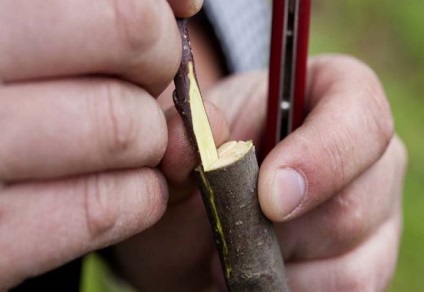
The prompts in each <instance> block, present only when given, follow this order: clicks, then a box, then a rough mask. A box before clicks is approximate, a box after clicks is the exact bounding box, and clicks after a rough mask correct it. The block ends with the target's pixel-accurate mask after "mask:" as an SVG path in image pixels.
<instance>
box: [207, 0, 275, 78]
mask: <svg viewBox="0 0 424 292" xmlns="http://www.w3.org/2000/svg"><path fill="white" fill-rule="evenodd" d="M203 7H204V9H205V12H206V15H207V17H208V19H209V20H210V22H211V23H212V24H213V28H214V30H215V33H216V36H217V38H218V40H219V41H220V43H221V47H222V50H223V53H224V55H225V57H226V58H227V65H228V68H229V70H230V71H231V72H239V71H249V70H255V69H259V68H264V67H265V66H267V64H268V55H269V40H270V35H271V29H270V27H271V7H270V1H265V0H205V2H204V6H203Z"/></svg>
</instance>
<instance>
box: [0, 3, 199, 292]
mask: <svg viewBox="0 0 424 292" xmlns="http://www.w3.org/2000/svg"><path fill="white" fill-rule="evenodd" d="M201 4H202V1H200V0H186V1H175V0H173V1H169V3H168V1H165V0H117V1H104V0H96V1H85V0H59V1H58V0H32V1H25V0H9V1H2V2H1V3H0V290H4V289H8V288H10V287H13V286H14V285H16V284H18V283H19V282H21V281H23V280H24V279H26V278H28V277H31V276H35V275H38V274H40V273H43V272H45V271H47V270H49V269H52V268H54V267H57V266H59V265H61V264H63V263H65V262H67V261H69V260H71V259H73V258H75V257H78V256H80V255H82V254H85V253H87V252H89V251H91V250H94V249H98V248H101V247H104V246H107V245H110V244H112V243H115V242H117V241H119V240H122V239H124V238H127V237H129V236H131V235H133V234H135V233H138V232H140V231H141V230H144V229H145V228H147V227H149V226H150V225H152V224H153V223H155V222H156V221H157V220H158V219H159V218H160V216H161V215H162V214H163V213H164V211H165V208H166V202H167V196H168V193H167V187H166V184H165V182H164V180H163V177H162V175H161V174H160V173H159V172H158V171H157V170H155V169H154V168H153V167H154V166H155V165H156V164H157V163H158V162H159V161H160V159H161V158H162V156H163V154H164V151H165V149H166V145H167V128H166V122H165V118H164V115H163V112H162V111H161V109H160V107H159V105H158V104H157V103H156V101H155V97H156V96H157V95H158V94H159V93H160V92H161V91H163V90H164V89H165V87H166V86H167V85H168V84H169V83H170V82H171V80H172V78H173V76H174V74H175V73H176V71H177V69H178V66H179V61H180V57H181V42H180V35H179V32H178V29H177V25H176V22H175V16H180V17H188V16H191V15H192V14H194V13H196V12H197V11H198V10H199V9H200V6H201Z"/></svg>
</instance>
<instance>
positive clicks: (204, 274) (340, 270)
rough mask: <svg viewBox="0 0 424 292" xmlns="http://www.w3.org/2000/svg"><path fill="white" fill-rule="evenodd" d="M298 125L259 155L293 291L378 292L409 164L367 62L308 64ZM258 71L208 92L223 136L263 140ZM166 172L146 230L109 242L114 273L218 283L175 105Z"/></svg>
mask: <svg viewBox="0 0 424 292" xmlns="http://www.w3.org/2000/svg"><path fill="white" fill-rule="evenodd" d="M309 65H310V66H309V73H310V75H309V84H308V96H309V97H310V99H309V103H308V107H309V108H308V110H309V114H308V116H307V118H306V120H305V123H304V124H303V125H302V126H301V127H300V128H299V129H297V130H296V131H294V132H293V133H292V134H290V135H289V136H288V137H287V138H286V139H285V140H283V141H282V142H281V143H280V144H279V145H277V146H276V148H275V149H274V150H273V151H272V152H271V153H270V154H269V155H268V156H267V157H266V159H265V160H264V162H263V164H262V165H261V169H260V175H259V199H260V203H261V208H262V210H263V211H264V213H265V215H266V216H267V217H268V218H270V219H271V220H272V221H274V222H276V224H275V227H276V230H277V233H278V236H279V239H280V244H281V248H282V253H283V255H284V258H285V262H286V268H287V273H288V279H289V285H290V287H291V289H292V291H380V290H383V289H385V288H386V287H387V285H388V283H389V281H390V279H391V276H392V273H393V270H394V267H395V263H396V259H397V251H398V243H399V239H400V230H401V227H400V226H401V194H402V182H403V177H404V172H405V165H406V153H405V149H404V146H403V144H402V143H401V142H400V139H398V138H397V137H396V136H394V137H393V136H392V135H393V121H392V116H391V113H390V109H389V106H388V103H387V100H386V97H385V94H384V92H383V90H382V88H381V85H380V83H379V81H378V78H377V77H376V76H375V74H374V73H373V72H372V71H371V70H370V69H369V68H368V67H367V66H365V65H364V64H363V63H361V62H359V61H357V60H355V59H353V58H350V57H342V56H324V57H318V58H314V59H312V61H311V62H310V64H309ZM266 85H267V82H266V75H265V73H264V72H261V73H249V74H243V75H239V76H235V77H232V78H229V79H227V80H225V81H223V82H221V83H220V84H218V85H217V86H216V87H215V88H213V89H212V90H211V91H209V92H207V93H206V94H205V98H206V99H207V100H209V101H213V102H214V103H215V104H217V105H218V106H219V108H221V109H222V110H223V113H224V115H225V117H226V118H227V120H228V122H229V128H230V130H229V131H228V128H227V126H226V125H225V123H224V122H223V121H224V119H223V118H222V116H221V113H220V112H219V111H217V110H216V108H214V107H212V106H211V105H210V104H209V105H208V106H207V108H208V113H209V117H210V120H211V123H212V127H213V129H214V133H216V135H217V136H216V137H215V139H216V143H217V144H218V145H219V144H221V143H222V142H223V141H225V140H227V139H228V134H230V137H231V139H232V140H247V139H252V138H253V139H254V140H255V144H256V145H257V146H259V148H260V139H259V137H260V135H261V131H262V129H263V125H264V116H265V97H266V93H267V90H266V88H267V87H266ZM168 128H169V144H168V149H167V152H166V154H165V156H164V159H163V161H162V170H163V171H164V173H165V175H166V176H167V178H168V183H169V184H170V185H171V194H170V204H169V207H168V210H167V212H166V214H165V216H164V218H163V219H162V220H161V221H160V222H159V223H158V224H157V225H155V226H153V228H151V229H150V230H148V231H147V232H145V233H142V234H140V235H138V236H136V237H134V238H132V239H130V240H128V241H126V242H124V243H122V244H120V245H119V246H117V247H116V255H117V258H118V261H119V263H120V268H121V272H122V274H123V275H124V276H125V277H126V278H127V279H129V280H130V282H131V283H132V284H134V285H135V286H136V287H137V288H139V289H140V290H141V291H170V290H172V291H200V290H202V289H207V288H211V287H223V279H222V275H221V272H220V265H219V261H218V256H217V253H216V251H215V247H214V244H213V239H212V235H211V231H210V227H209V224H208V222H207V218H206V213H205V211H204V207H203V203H202V201H201V198H200V195H199V194H198V192H195V191H194V184H193V181H192V179H191V176H190V173H191V171H192V170H193V169H194V167H195V166H196V164H197V163H198V161H196V159H195V158H194V157H195V155H194V153H193V152H192V150H191V147H190V146H189V143H188V140H187V138H186V136H185V134H184V129H183V125H182V122H181V120H180V118H179V117H178V116H177V114H176V112H175V111H174V110H171V112H170V113H168Z"/></svg>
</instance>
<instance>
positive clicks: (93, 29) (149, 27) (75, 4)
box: [0, 0, 181, 95]
mask: <svg viewBox="0 0 424 292" xmlns="http://www.w3.org/2000/svg"><path fill="white" fill-rule="evenodd" d="M180 57H181V42H180V35H179V32H178V28H177V25H176V22H175V16H174V14H173V11H172V9H171V7H170V6H169V4H168V2H167V1H165V0H119V1H116V0H115V1H105V0H97V1H85V0H72V1H66V0H60V1H57V0H33V1H25V0H14V1H2V2H1V3H0V81H3V82H13V81H21V80H28V79H39V78H48V77H61V76H70V75H81V74H107V75H119V76H121V77H123V78H125V79H127V80H128V81H132V82H135V83H137V84H139V85H141V86H142V87H143V88H144V89H146V90H147V91H148V92H149V93H150V94H152V95H157V94H158V93H160V92H161V91H162V90H163V89H165V87H166V86H167V85H168V84H169V83H170V81H171V80H172V78H173V76H174V75H175V72H176V71H177V69H178V66H179V62H180Z"/></svg>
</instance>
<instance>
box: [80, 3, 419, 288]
mask: <svg viewBox="0 0 424 292" xmlns="http://www.w3.org/2000/svg"><path fill="white" fill-rule="evenodd" d="M423 14H424V1H422V0H404V1H397V0H380V1H371V0H343V1H337V0H320V1H313V12H312V25H311V41H310V52H311V54H312V55H314V54H318V53H323V52H325V53H329V52H338V53H348V54H352V55H354V56H357V57H359V58H360V59H362V60H364V61H365V62H366V63H368V64H369V65H370V66H371V67H372V68H373V69H374V70H375V71H376V72H377V73H378V75H379V76H380V78H381V80H382V82H383V85H384V87H385V89H386V92H387V95H388V98H389V100H390V103H391V105H392V110H393V113H394V117H395V121H396V130H397V133H398V134H399V135H400V136H401V138H402V139H403V141H404V142H405V143H406V145H407V148H408V152H409V167H408V174H407V177H406V184H405V193H404V233H403V239H402V245H401V251H400V257H399V263H398V267H397V270H396V274H395V278H394V280H393V282H392V285H391V288H390V291H392V292H395V291H396V292H397V291H399V292H404V291H424V278H423V277H422V272H423V271H424V196H423V194H422V190H423V189H424V97H423V96H421V90H420V89H421V86H423V85H424V16H423ZM99 264H100V263H99V261H98V259H96V258H95V257H93V256H91V257H89V258H88V260H87V262H86V265H85V269H86V273H85V274H86V277H85V278H84V281H83V283H82V291H90V292H92V291H102V290H103V289H102V288H101V287H103V288H104V284H103V285H102V284H101V281H96V280H95V279H96V278H97V279H98V278H99V275H98V274H99ZM100 265H101V264H100ZM100 270H102V269H100ZM100 278H102V277H100ZM106 278H107V277H106ZM112 290H114V289H112Z"/></svg>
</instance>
